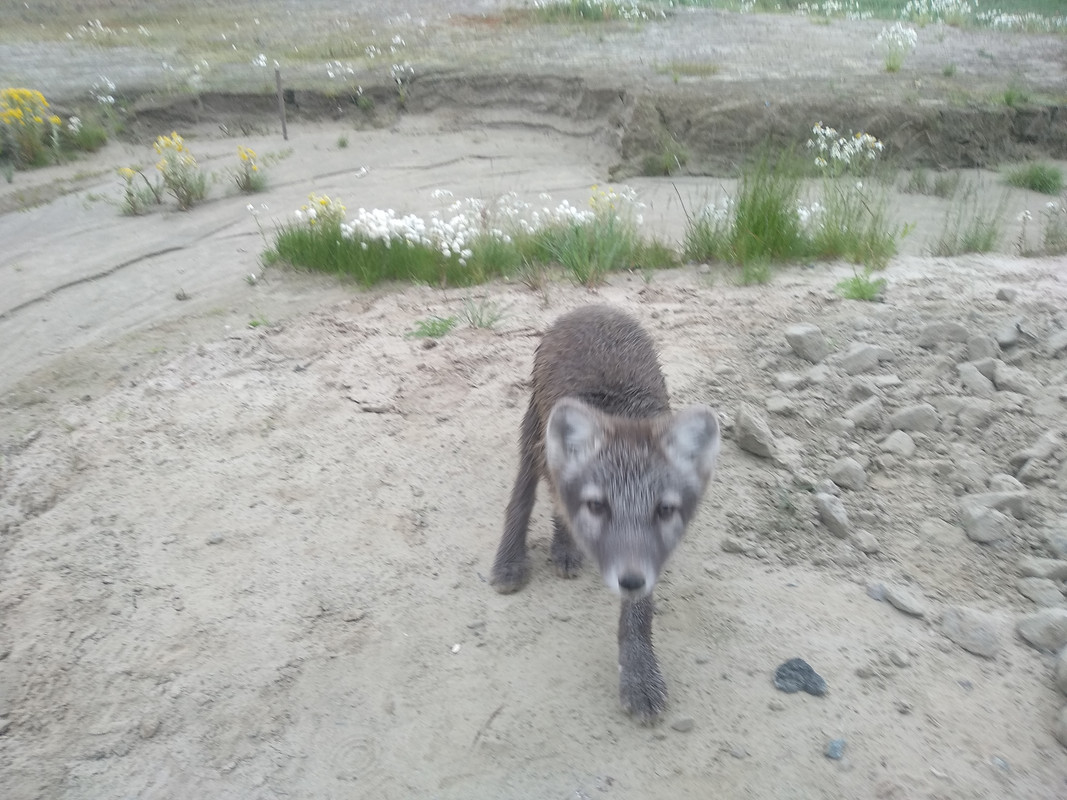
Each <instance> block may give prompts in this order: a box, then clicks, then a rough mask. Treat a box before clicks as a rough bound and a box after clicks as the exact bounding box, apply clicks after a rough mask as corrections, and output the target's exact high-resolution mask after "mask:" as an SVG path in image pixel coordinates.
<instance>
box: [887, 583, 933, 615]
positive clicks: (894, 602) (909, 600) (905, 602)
mask: <svg viewBox="0 0 1067 800" xmlns="http://www.w3.org/2000/svg"><path fill="white" fill-rule="evenodd" d="M885 599H886V600H888V601H889V605H891V606H893V608H895V609H897V611H903V612H904V613H905V614H907V615H908V616H910V617H924V616H926V604H925V603H923V601H922V599H921V598H919V597H917V596H916V595H915V594H914V593H913V592H912V591H911V590H910V589H905V588H904V587H903V586H896V585H894V584H888V585H887V586H886V587H885Z"/></svg>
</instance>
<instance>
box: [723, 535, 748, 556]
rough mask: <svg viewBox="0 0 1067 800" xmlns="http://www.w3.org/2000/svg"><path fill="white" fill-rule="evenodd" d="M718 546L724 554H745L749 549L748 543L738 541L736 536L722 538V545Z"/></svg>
mask: <svg viewBox="0 0 1067 800" xmlns="http://www.w3.org/2000/svg"><path fill="white" fill-rule="evenodd" d="M719 546H720V547H721V548H722V551H723V552H724V553H747V552H748V549H749V544H748V542H745V541H743V540H741V539H738V538H737V537H736V536H724V537H722V543H721V544H720V545H719Z"/></svg>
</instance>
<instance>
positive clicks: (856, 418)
mask: <svg viewBox="0 0 1067 800" xmlns="http://www.w3.org/2000/svg"><path fill="white" fill-rule="evenodd" d="M845 418H846V419H849V420H851V421H852V422H853V423H854V424H855V425H856V427H857V428H865V429H867V430H875V431H876V430H879V429H880V428H881V427H882V423H883V422H884V420H885V407H884V406H883V405H882V401H881V399H880V398H878V397H871V398H869V399H867V400H864V401H863V402H862V403H859V404H857V405H854V406H853V407H852V408H850V409H849V410H848V411H846V412H845Z"/></svg>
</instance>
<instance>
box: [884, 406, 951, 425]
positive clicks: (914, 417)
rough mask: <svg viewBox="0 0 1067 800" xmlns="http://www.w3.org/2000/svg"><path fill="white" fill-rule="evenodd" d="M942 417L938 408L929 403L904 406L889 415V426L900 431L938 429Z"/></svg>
mask: <svg viewBox="0 0 1067 800" xmlns="http://www.w3.org/2000/svg"><path fill="white" fill-rule="evenodd" d="M939 422H940V419H939V418H938V416H937V409H936V408H934V407H933V406H932V405H930V404H929V403H918V404H917V405H913V406H908V407H907V408H902V409H900V410H899V411H897V412H896V413H894V414H893V415H892V416H890V417H889V427H890V428H892V429H894V430H898V431H923V432H929V431H933V430H937V425H938V423H939Z"/></svg>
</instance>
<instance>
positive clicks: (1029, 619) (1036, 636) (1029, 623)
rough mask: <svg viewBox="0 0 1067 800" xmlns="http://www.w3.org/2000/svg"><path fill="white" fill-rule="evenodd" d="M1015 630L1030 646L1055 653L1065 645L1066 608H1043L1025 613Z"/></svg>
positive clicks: (1066, 635)
mask: <svg viewBox="0 0 1067 800" xmlns="http://www.w3.org/2000/svg"><path fill="white" fill-rule="evenodd" d="M1015 630H1016V631H1018V633H1019V635H1020V636H1021V637H1022V638H1023V639H1024V640H1025V641H1026V643H1027V644H1029V645H1030V646H1031V647H1034V648H1037V649H1038V650H1041V651H1043V652H1045V653H1055V652H1056V651H1057V650H1060V649H1061V648H1063V647H1064V646H1067V608H1043V609H1041V610H1040V611H1035V612H1034V613H1033V614H1027V615H1026V616H1025V617H1023V618H1022V619H1021V620H1019V622H1018V623H1017V624H1016V625H1015Z"/></svg>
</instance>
